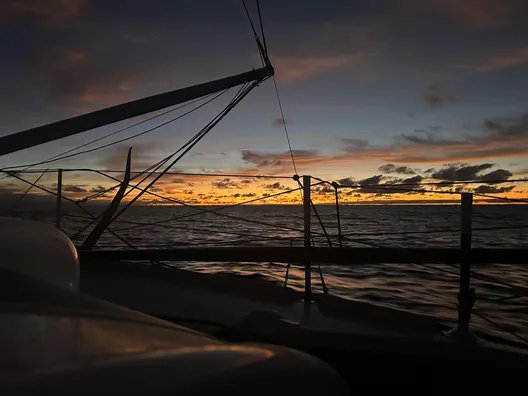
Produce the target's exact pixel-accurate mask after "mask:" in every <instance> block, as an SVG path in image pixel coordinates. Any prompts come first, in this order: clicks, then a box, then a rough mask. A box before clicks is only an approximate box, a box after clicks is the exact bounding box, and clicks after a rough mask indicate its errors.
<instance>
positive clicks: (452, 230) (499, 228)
mask: <svg viewBox="0 0 528 396" xmlns="http://www.w3.org/2000/svg"><path fill="white" fill-rule="evenodd" d="M525 228H528V225H518V226H498V227H482V228H472V229H471V232H474V231H500V230H518V229H525ZM461 231H462V230H461V229H455V228H445V229H444V228H440V229H436V230H424V231H395V232H352V233H348V234H344V235H343V236H356V235H357V236H359V235H362V236H367V235H407V234H435V233H443V232H445V233H456V232H461ZM333 236H334V237H336V236H335V235H333Z"/></svg>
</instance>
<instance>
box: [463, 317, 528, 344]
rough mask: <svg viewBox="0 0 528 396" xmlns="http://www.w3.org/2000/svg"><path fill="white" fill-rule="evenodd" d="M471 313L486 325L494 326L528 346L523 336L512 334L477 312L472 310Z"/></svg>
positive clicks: (512, 332)
mask: <svg viewBox="0 0 528 396" xmlns="http://www.w3.org/2000/svg"><path fill="white" fill-rule="evenodd" d="M471 313H473V314H475V315H477V316H478V317H479V318H481V319H484V320H485V321H486V322H488V323H490V324H492V325H494V326H495V327H497V328H498V329H500V330H502V331H504V332H505V333H508V334H510V335H512V336H513V337H515V338H517V339H519V340H521V341H522V342H524V343H525V344H526V345H528V339H527V338H525V337H523V336H521V335H520V334H517V333H516V332H514V331H511V330H508V329H506V328H505V327H504V326H501V325H500V324H498V323H497V322H495V321H494V320H491V319H489V318H487V317H486V316H484V315H482V314H481V313H479V312H476V311H474V310H472V311H471Z"/></svg>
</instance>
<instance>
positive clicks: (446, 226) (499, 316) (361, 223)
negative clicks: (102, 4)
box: [11, 204, 528, 341]
mask: <svg viewBox="0 0 528 396" xmlns="http://www.w3.org/2000/svg"><path fill="white" fill-rule="evenodd" d="M87 208H88V209H89V210H90V211H92V212H93V213H98V211H100V210H102V209H103V208H102V207H96V206H94V207H87ZM316 208H317V212H318V215H319V218H317V216H315V215H314V214H313V213H312V218H311V228H312V231H313V233H314V237H313V243H314V244H315V246H328V241H327V238H326V237H325V236H324V232H323V229H322V226H321V223H322V224H323V226H324V228H325V230H326V232H327V233H328V234H329V235H330V238H331V242H332V243H333V246H338V243H337V238H336V237H335V236H336V235H337V216H336V208H335V207H334V206H332V205H317V206H316ZM11 215H14V216H17V217H23V218H27V219H32V220H37V221H43V222H53V221H54V214H53V212H52V210H48V209H46V210H43V209H39V210H36V209H34V208H24V209H23V210H22V209H19V210H18V211H17V212H16V213H11ZM319 219H320V221H319ZM340 221H341V228H342V233H343V235H345V236H346V237H347V238H348V239H347V241H346V242H345V243H344V245H345V246H351V247H361V246H364V247H365V246H368V247H452V248H456V247H458V246H459V244H460V207H459V206H456V205H434V206H433V205H430V206H426V205H422V206H411V205H405V206H394V205H386V206H367V205H361V206H360V205H349V206H346V205H343V206H341V207H340ZM147 223H156V225H155V226H152V225H151V226H147V225H146V224H147ZM61 224H62V228H63V230H64V231H65V232H66V233H67V234H68V235H69V236H70V237H72V238H74V237H77V241H82V239H83V237H85V236H86V235H87V232H89V230H90V228H88V229H87V231H85V232H84V233H83V234H81V235H80V236H79V235H76V234H78V232H79V230H81V229H82V228H83V227H84V226H85V225H86V224H87V220H86V214H85V213H83V212H81V211H79V210H73V209H72V208H64V211H63V214H62V218H61ZM501 228H503V229H501ZM302 229H303V210H302V207H301V206H295V205H252V206H237V207H230V208H229V207H200V208H198V209H196V208H187V207H181V206H177V207H175V206H171V207H168V206H137V207H132V208H130V210H129V211H127V212H125V214H124V215H123V216H122V217H120V218H119V221H118V222H116V223H115V224H113V225H112V231H114V232H115V233H116V234H117V235H119V236H120V237H122V238H123V239H125V240H126V241H127V242H128V243H130V244H132V245H134V246H135V247H137V248H149V247H150V248H152V247H159V248H164V247H178V246H302V244H303V232H302ZM472 246H473V247H482V248H528V205H524V204H520V205H475V206H473V237H472ZM98 247H101V248H112V249H119V248H123V247H127V245H126V244H125V243H123V242H122V241H121V240H120V239H118V238H117V237H115V236H114V235H113V234H112V233H109V232H105V234H104V235H103V237H102V238H101V241H100V243H99V245H98ZM432 261H434V260H432ZM527 263H528V257H527ZM170 265H174V266H176V267H179V268H183V269H187V270H192V271H200V272H208V273H231V274H237V275H243V276H252V277H261V278H263V279H265V280H268V281H271V282H275V283H278V284H284V281H285V273H286V264H282V263H214V262H207V263H203V262H198V263H197V262H183V263H182V262H180V263H170ZM320 268H321V273H322V276H323V277H324V281H325V283H326V285H327V286H328V289H329V293H330V294H333V295H337V296H341V297H343V298H349V299H355V300H360V301H366V302H370V303H373V304H378V305H383V306H388V307H395V308H398V309H403V310H407V311H411V312H417V313H425V314H428V315H433V316H436V317H440V318H442V319H444V320H449V321H453V323H455V321H456V294H457V290H458V275H457V273H458V268H456V266H455V267H453V266H448V265H438V264H430V265H427V266H424V265H415V264H390V263H387V264H376V265H361V266H358V265H355V266H347V265H335V264H328V263H320ZM472 270H473V271H474V273H475V274H477V275H480V276H487V277H492V278H493V279H494V280H496V281H494V282H491V281H483V280H480V279H472V286H473V287H475V288H476V291H477V302H476V303H475V307H474V308H475V310H476V311H477V312H478V313H480V314H482V315H483V316H485V319H483V318H481V317H478V316H476V315H473V316H472V325H473V326H474V327H475V328H476V329H478V330H480V331H483V332H486V333H488V334H493V335H499V336H501V337H507V338H509V339H513V340H517V341H519V339H516V338H515V336H513V335H512V334H511V332H514V333H517V334H519V335H521V336H523V337H525V338H528V296H526V297H523V298H513V299H510V298H509V297H510V296H512V289H511V287H510V286H515V287H519V288H528V266H523V265H504V264H494V265H483V266H478V265H473V266H472ZM320 277H321V275H320V273H319V270H318V268H317V266H316V265H314V272H313V281H312V282H313V285H314V288H315V291H318V292H320V291H321V290H322V289H321V280H320ZM505 283H506V284H505ZM303 284H304V272H303V269H302V268H301V267H296V266H295V265H293V266H292V267H291V269H290V271H289V278H288V286H290V287H293V288H295V289H302V287H303ZM525 295H526V293H525ZM491 299H502V300H503V301H501V302H497V301H489V300H491ZM490 321H491V322H490ZM493 322H494V323H493ZM499 326H500V328H499Z"/></svg>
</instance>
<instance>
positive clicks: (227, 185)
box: [211, 178, 240, 189]
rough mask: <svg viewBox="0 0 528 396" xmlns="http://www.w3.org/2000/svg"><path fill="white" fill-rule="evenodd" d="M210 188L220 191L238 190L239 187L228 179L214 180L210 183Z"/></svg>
mask: <svg viewBox="0 0 528 396" xmlns="http://www.w3.org/2000/svg"><path fill="white" fill-rule="evenodd" d="M211 186H213V187H216V188H220V189H232V188H240V185H239V184H238V183H237V182H236V181H234V180H231V179H230V178H225V179H220V180H216V181H214V182H212V183H211Z"/></svg>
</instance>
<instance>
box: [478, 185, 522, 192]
mask: <svg viewBox="0 0 528 396" xmlns="http://www.w3.org/2000/svg"><path fill="white" fill-rule="evenodd" d="M514 188H515V186H503V187H495V186H489V185H482V186H478V187H476V188H474V189H473V191H474V192H476V193H480V194H497V193H505V192H510V191H511V190H513V189H514Z"/></svg>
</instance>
